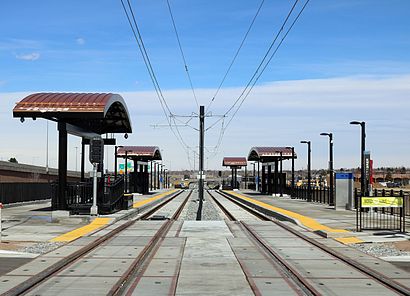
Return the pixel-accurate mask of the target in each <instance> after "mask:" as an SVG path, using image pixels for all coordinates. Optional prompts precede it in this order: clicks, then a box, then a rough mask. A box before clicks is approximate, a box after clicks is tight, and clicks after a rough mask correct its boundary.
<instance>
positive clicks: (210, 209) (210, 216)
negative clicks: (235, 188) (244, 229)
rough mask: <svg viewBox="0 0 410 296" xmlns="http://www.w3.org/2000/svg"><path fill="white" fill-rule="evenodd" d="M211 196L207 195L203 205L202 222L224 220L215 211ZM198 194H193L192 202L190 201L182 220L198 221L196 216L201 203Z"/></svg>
mask: <svg viewBox="0 0 410 296" xmlns="http://www.w3.org/2000/svg"><path fill="white" fill-rule="evenodd" d="M208 198H209V196H207V195H206V194H205V202H204V203H203V204H202V220H223V218H222V217H221V216H220V215H219V213H218V211H217V210H216V209H215V207H214V205H213V203H212V202H211V201H210V200H209V199H208ZM197 199H198V192H195V191H194V192H193V193H192V195H191V197H190V200H189V201H188V210H187V211H186V214H185V216H184V217H182V218H181V219H182V220H196V214H197V211H198V205H199V202H198V201H197Z"/></svg>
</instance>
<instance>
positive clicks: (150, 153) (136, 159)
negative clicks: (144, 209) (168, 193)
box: [114, 146, 162, 194]
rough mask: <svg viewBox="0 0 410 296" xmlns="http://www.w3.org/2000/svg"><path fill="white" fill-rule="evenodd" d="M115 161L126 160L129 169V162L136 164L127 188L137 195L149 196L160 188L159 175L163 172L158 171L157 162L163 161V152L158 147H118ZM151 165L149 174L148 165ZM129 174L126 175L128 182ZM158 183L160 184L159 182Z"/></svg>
mask: <svg viewBox="0 0 410 296" xmlns="http://www.w3.org/2000/svg"><path fill="white" fill-rule="evenodd" d="M114 157H115V159H117V158H123V159H125V163H126V164H125V165H126V167H127V162H128V160H131V161H133V163H134V172H133V173H130V174H129V175H130V178H129V182H127V187H130V190H131V191H132V192H135V193H141V194H147V193H149V191H150V190H152V189H153V188H154V189H156V188H157V186H156V185H157V184H158V186H159V181H158V180H159V179H160V176H159V174H160V173H161V171H160V170H159V169H157V166H158V165H159V164H158V163H156V162H155V161H160V160H162V155H161V151H160V149H159V148H158V147H157V146H118V149H117V148H116V151H115V156H114ZM149 163H150V164H151V165H150V167H151V169H150V172H148V164H149ZM116 170H117V168H115V174H117V171H116ZM127 175H128V173H126V176H125V179H126V180H128V176H127ZM157 181H158V182H157Z"/></svg>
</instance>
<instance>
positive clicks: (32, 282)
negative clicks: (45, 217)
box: [1, 191, 183, 296]
mask: <svg viewBox="0 0 410 296" xmlns="http://www.w3.org/2000/svg"><path fill="white" fill-rule="evenodd" d="M182 192H183V191H178V192H176V193H173V194H171V195H170V196H169V198H168V199H167V200H165V201H164V202H162V203H160V204H158V205H156V206H155V207H154V208H155V209H156V210H158V209H160V208H161V207H163V206H164V205H165V204H167V203H168V202H170V201H171V200H173V199H174V198H176V197H177V196H178V195H180V194H181V193H182ZM154 208H153V209H154ZM153 209H152V210H153ZM152 210H150V211H148V212H147V213H144V214H143V215H141V216H140V217H138V218H137V219H134V220H130V221H128V222H126V223H124V224H122V225H120V226H118V227H117V228H115V229H113V230H112V231H110V232H109V233H107V234H105V235H103V236H101V237H99V238H97V239H96V240H95V241H93V242H91V243H90V244H88V245H86V246H84V247H82V248H81V249H79V250H78V251H76V252H74V253H73V254H71V255H70V256H69V257H65V258H63V259H61V260H59V261H57V262H56V263H54V264H53V265H51V266H49V267H48V268H46V269H44V270H43V271H40V272H39V273H37V274H35V275H34V276H32V277H30V278H29V279H27V280H25V281H24V282H22V283H20V284H18V285H17V286H15V287H13V288H11V289H10V290H8V291H6V292H4V293H3V294H1V296H17V295H22V294H24V293H26V292H28V291H29V290H31V289H33V288H35V287H36V286H38V285H39V284H41V283H43V282H44V281H46V280H47V279H49V278H50V277H52V276H53V275H54V274H56V273H57V272H59V271H61V270H63V269H64V268H66V267H68V266H69V265H70V264H71V263H74V262H75V261H77V260H78V259H80V258H81V257H83V256H84V255H86V254H87V253H89V252H90V251H92V250H93V249H95V248H97V247H98V246H99V245H100V244H102V243H104V242H106V241H108V240H109V239H111V238H112V237H114V236H115V235H116V234H118V233H119V232H121V231H123V230H124V229H126V228H127V227H129V226H131V225H133V224H134V223H135V222H136V221H138V220H142V219H144V217H148V216H149V215H150V213H151V212H152ZM148 214H149V215H148ZM151 214H152V213H151ZM147 215H148V216H147Z"/></svg>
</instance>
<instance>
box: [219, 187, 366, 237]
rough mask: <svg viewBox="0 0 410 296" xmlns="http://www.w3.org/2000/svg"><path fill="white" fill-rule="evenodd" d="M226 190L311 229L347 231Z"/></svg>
mask: <svg viewBox="0 0 410 296" xmlns="http://www.w3.org/2000/svg"><path fill="white" fill-rule="evenodd" d="M227 192H229V194H232V195H234V196H236V197H239V198H242V199H244V200H247V201H249V202H252V203H254V204H256V205H258V206H261V207H263V208H266V209H269V210H271V211H275V212H278V213H281V214H283V215H286V216H288V217H291V218H294V219H296V220H298V221H299V222H300V223H301V224H302V225H304V226H306V227H308V228H310V229H312V230H313V231H314V230H322V231H326V232H333V233H347V232H349V231H347V230H345V229H336V228H331V227H329V226H326V225H323V224H320V223H319V222H317V221H316V220H315V219H313V218H310V217H306V216H303V215H301V214H298V213H295V212H292V211H288V210H285V209H282V208H278V207H274V206H272V205H270V204H267V203H264V202H261V201H258V200H256V199H253V198H250V197H247V196H244V195H242V194H239V193H237V192H234V191H227ZM336 240H337V241H340V242H341V243H344V244H354V243H360V242H363V241H361V240H360V239H358V238H356V237H344V238H337V239H336Z"/></svg>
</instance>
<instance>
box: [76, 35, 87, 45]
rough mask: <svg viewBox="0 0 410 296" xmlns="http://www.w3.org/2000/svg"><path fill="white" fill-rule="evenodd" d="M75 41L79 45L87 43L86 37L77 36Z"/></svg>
mask: <svg viewBox="0 0 410 296" xmlns="http://www.w3.org/2000/svg"><path fill="white" fill-rule="evenodd" d="M75 42H76V43H77V44H78V45H84V44H85V39H84V38H81V37H80V38H77V39H76V40H75Z"/></svg>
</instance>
